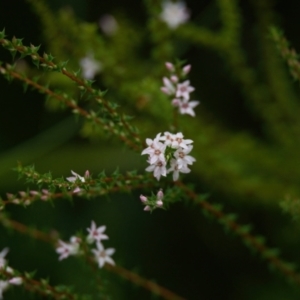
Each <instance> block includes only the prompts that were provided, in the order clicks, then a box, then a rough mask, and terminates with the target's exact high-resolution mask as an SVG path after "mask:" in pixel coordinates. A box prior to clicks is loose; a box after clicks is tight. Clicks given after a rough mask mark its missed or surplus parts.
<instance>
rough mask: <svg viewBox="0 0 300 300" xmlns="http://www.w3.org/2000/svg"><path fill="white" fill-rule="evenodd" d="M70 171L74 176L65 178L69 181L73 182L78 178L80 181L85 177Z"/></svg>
mask: <svg viewBox="0 0 300 300" xmlns="http://www.w3.org/2000/svg"><path fill="white" fill-rule="evenodd" d="M71 173H72V174H73V175H74V176H71V177H67V180H68V181H70V182H75V181H76V180H78V179H79V180H80V181H81V182H85V178H84V177H82V176H80V175H79V174H77V173H75V172H74V171H72V170H71Z"/></svg>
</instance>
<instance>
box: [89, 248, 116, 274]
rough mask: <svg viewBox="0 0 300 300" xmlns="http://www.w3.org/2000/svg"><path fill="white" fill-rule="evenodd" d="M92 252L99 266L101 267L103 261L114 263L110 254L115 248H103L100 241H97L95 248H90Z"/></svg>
mask: <svg viewBox="0 0 300 300" xmlns="http://www.w3.org/2000/svg"><path fill="white" fill-rule="evenodd" d="M92 252H93V253H94V255H95V259H96V260H97V262H98V265H99V268H102V267H103V266H104V265H105V263H108V264H111V265H115V262H114V260H113V259H112V258H111V256H112V255H113V254H114V253H115V249H113V248H108V249H106V250H105V249H104V247H103V245H102V244H101V243H100V242H97V249H92Z"/></svg>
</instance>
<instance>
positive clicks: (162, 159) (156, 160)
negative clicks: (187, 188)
mask: <svg viewBox="0 0 300 300" xmlns="http://www.w3.org/2000/svg"><path fill="white" fill-rule="evenodd" d="M146 143H147V145H150V146H149V147H147V148H145V149H144V150H143V151H142V153H141V154H142V155H144V154H148V163H149V164H150V165H149V166H148V167H147V168H146V171H147V172H153V175H154V177H156V179H157V180H160V177H161V176H167V173H169V172H170V171H171V170H172V171H174V172H175V173H174V174H175V175H173V179H174V180H177V179H178V177H179V172H181V173H188V172H190V169H189V168H188V167H187V165H191V164H193V163H194V162H195V161H196V160H195V158H194V157H192V156H190V155H188V154H189V153H190V152H191V150H192V149H193V146H192V145H191V144H192V143H193V140H191V139H184V136H183V134H182V133H181V132H178V133H176V134H172V133H170V132H168V131H166V132H165V133H164V135H163V136H161V133H159V134H157V136H156V138H155V140H151V139H146ZM167 168H169V169H167ZM140 199H141V201H142V202H144V203H145V205H146V204H147V205H148V199H147V198H146V197H145V196H143V195H141V196H140ZM159 200H161V199H159ZM159 200H158V201H159ZM158 203H159V204H161V202H158Z"/></svg>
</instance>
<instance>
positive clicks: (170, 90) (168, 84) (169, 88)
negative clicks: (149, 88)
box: [160, 77, 176, 95]
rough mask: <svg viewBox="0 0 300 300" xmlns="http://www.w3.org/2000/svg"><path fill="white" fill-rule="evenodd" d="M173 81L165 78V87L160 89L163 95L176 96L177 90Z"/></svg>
mask: <svg viewBox="0 0 300 300" xmlns="http://www.w3.org/2000/svg"><path fill="white" fill-rule="evenodd" d="M172 81H173V80H172ZM172 81H171V80H170V79H169V78H167V77H163V83H164V86H163V87H161V88H160V89H161V91H162V92H163V93H165V94H167V95H174V94H175V92H176V89H175V87H174V85H173V83H172Z"/></svg>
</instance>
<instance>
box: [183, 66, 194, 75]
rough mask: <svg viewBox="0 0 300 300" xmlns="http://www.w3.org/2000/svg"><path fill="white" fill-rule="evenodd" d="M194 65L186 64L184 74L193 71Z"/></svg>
mask: <svg viewBox="0 0 300 300" xmlns="http://www.w3.org/2000/svg"><path fill="white" fill-rule="evenodd" d="M191 68H192V66H191V65H186V66H184V67H183V68H182V73H183V75H186V74H188V73H189V72H190V71H191Z"/></svg>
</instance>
